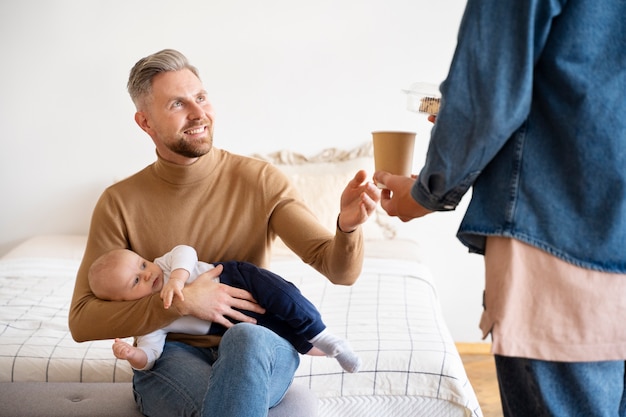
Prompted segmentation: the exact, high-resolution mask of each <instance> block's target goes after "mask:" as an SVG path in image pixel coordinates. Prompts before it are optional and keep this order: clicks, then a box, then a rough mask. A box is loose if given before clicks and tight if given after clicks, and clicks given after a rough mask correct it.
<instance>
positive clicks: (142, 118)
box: [135, 111, 152, 134]
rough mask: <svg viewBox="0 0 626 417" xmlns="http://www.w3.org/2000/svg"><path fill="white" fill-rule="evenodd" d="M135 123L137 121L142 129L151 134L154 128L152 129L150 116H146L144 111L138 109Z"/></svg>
mask: <svg viewBox="0 0 626 417" xmlns="http://www.w3.org/2000/svg"><path fill="white" fill-rule="evenodd" d="M135 123H137V125H139V127H140V128H141V130H143V131H144V132H146V133H147V134H150V130H152V129H151V128H150V123H149V121H148V117H147V116H146V114H145V113H144V112H142V111H138V112H136V113H135Z"/></svg>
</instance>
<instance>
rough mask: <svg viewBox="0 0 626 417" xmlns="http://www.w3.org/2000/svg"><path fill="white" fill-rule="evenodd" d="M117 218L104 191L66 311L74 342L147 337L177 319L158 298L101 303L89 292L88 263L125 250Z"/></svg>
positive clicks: (121, 228)
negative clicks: (107, 253) (140, 335)
mask: <svg viewBox="0 0 626 417" xmlns="http://www.w3.org/2000/svg"><path fill="white" fill-rule="evenodd" d="M120 216H121V214H120V210H118V209H116V207H115V204H113V203H112V200H111V199H110V197H109V195H108V193H107V192H106V191H105V193H104V194H103V195H102V196H101V197H100V200H99V201H98V203H97V205H96V208H95V209H94V213H93V217H92V220H91V227H90V231H89V236H88V239H87V246H86V249H85V254H84V255H83V260H82V263H81V265H80V267H79V269H78V273H77V276H76V283H75V286H74V294H73V296H72V303H71V306H70V311H69V319H68V324H69V328H70V331H71V333H72V337H73V338H74V340H76V341H78V342H84V341H87V340H99V339H113V338H115V337H129V336H134V335H138V334H147V333H150V332H152V331H154V330H156V329H158V328H161V327H164V326H166V325H167V324H169V323H171V322H172V321H174V320H175V319H176V318H179V317H181V314H180V313H179V312H178V311H177V310H176V308H170V309H167V310H166V309H164V308H163V302H162V300H161V299H160V297H159V294H153V295H152V296H150V297H145V298H142V299H140V300H136V301H104V300H100V299H99V298H97V297H96V296H95V295H94V293H93V292H92V291H91V288H90V287H89V282H88V279H87V273H88V270H89V267H90V265H91V264H92V262H93V261H94V260H95V259H96V258H97V257H98V256H100V255H102V254H103V253H105V252H108V251H110V250H113V249H119V248H128V247H129V245H128V243H127V238H126V237H125V235H124V230H123V226H121V222H118V221H116V219H117V218H119V217H120Z"/></svg>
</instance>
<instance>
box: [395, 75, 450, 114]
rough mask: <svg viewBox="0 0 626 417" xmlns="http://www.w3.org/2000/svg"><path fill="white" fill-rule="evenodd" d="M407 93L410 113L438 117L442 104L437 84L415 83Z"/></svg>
mask: <svg viewBox="0 0 626 417" xmlns="http://www.w3.org/2000/svg"><path fill="white" fill-rule="evenodd" d="M402 91H404V92H405V93H406V108H407V110H409V111H413V112H417V113H424V114H432V115H437V113H439V104H440V102H441V93H440V92H439V87H438V86H437V85H436V84H431V83H424V82H419V83H413V84H411V87H409V89H408V90H402Z"/></svg>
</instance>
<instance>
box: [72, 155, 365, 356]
mask: <svg viewBox="0 0 626 417" xmlns="http://www.w3.org/2000/svg"><path fill="white" fill-rule="evenodd" d="M338 203H339V202H338ZM338 205H339V204H338ZM277 235H278V236H280V237H281V239H282V240H283V241H284V242H285V243H286V244H287V245H288V246H289V247H290V248H291V249H292V250H293V251H294V252H295V253H296V254H297V255H299V256H300V257H301V258H302V260H303V261H304V262H306V263H308V264H310V265H311V266H313V267H314V268H315V269H317V270H318V271H319V272H321V273H322V274H324V275H325V276H326V277H328V278H329V279H330V281H332V282H334V283H336V284H351V283H353V282H354V281H355V280H356V278H357V277H358V275H359V274H360V272H361V267H362V262H363V236H362V232H361V230H360V228H359V229H357V230H356V231H355V232H353V233H342V232H341V231H339V230H336V231H335V234H333V233H331V232H330V231H328V230H327V229H325V228H324V227H323V226H321V225H320V224H319V222H318V221H317V220H316V219H315V217H314V215H313V214H312V213H311V212H310V211H309V210H308V209H307V208H306V207H305V206H304V204H303V203H302V201H301V199H300V198H299V196H298V194H297V192H296V190H295V189H294V187H293V186H292V185H291V184H290V183H289V181H288V179H287V178H286V177H285V175H284V174H282V173H281V172H280V171H279V170H278V169H277V168H276V167H273V166H272V165H270V164H268V163H266V162H263V161H260V160H257V159H252V158H247V157H243V156H239V155H234V154H231V153H228V152H226V151H224V150H220V149H216V148H213V149H212V150H211V152H209V153H208V154H207V155H205V156H203V157H201V158H199V159H198V160H197V161H196V162H195V163H194V164H192V165H189V166H181V165H175V164H171V163H168V162H167V161H165V160H163V159H161V158H158V160H157V161H156V162H155V163H154V164H152V165H149V166H148V167H146V168H145V169H143V170H142V171H140V172H138V173H137V174H135V175H133V176H131V177H129V178H128V179H126V180H123V181H120V182H119V183H116V184H114V185H112V186H111V187H109V188H107V189H106V190H105V191H104V193H103V194H102V196H101V197H100V199H99V201H98V203H97V204H96V207H95V209H94V212H93V217H92V220H91V227H90V231H89V237H88V240H87V247H86V250H85V254H84V257H83V260H82V263H81V266H80V268H79V270H78V274H77V277H76V284H75V287H74V295H73V298H72V305H71V308H70V313H69V326H70V330H71V332H72V336H73V337H74V339H75V340H77V341H86V340H95V339H111V338H115V337H127V336H134V335H141V334H146V333H149V332H151V331H154V330H156V329H158V328H161V327H163V326H165V325H167V324H169V323H170V322H172V321H174V320H175V319H177V318H179V317H180V316H181V313H180V312H179V311H177V310H176V309H175V308H170V309H169V310H165V309H164V308H163V303H162V301H161V299H160V298H159V296H158V294H155V295H153V296H151V297H148V298H145V299H141V300H137V301H122V302H115V301H103V300H99V299H98V298H96V297H95V296H94V294H93V293H92V292H91V289H90V288H89V283H88V281H87V271H88V269H89V266H90V265H91V263H92V262H93V261H94V260H95V259H96V258H97V257H98V256H100V255H101V254H103V253H104V252H107V251H109V250H112V249H115V248H130V249H131V250H133V251H135V252H137V253H138V254H139V255H141V256H142V257H144V258H145V259H155V258H157V257H158V256H161V255H162V254H164V253H166V252H167V251H169V250H171V248H173V247H174V246H176V245H180V244H186V245H189V246H192V247H194V248H196V250H197V251H198V257H199V259H200V260H202V261H206V262H218V261H228V260H239V261H247V262H252V263H254V264H256V265H258V266H260V267H264V268H267V267H268V265H269V260H270V254H271V253H270V250H271V244H272V242H273V240H274V239H275V237H276V236H277ZM170 337H171V338H172V339H176V340H184V341H186V342H188V343H190V344H194V345H198V346H214V345H216V344H217V343H218V342H219V339H218V338H215V337H214V336H199V337H198V336H184V335H170Z"/></svg>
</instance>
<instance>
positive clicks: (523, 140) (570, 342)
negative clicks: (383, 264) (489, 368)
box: [374, 0, 626, 416]
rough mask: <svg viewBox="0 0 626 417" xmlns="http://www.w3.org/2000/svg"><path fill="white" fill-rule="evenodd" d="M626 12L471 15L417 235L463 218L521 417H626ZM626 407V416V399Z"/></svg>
mask: <svg viewBox="0 0 626 417" xmlns="http://www.w3.org/2000/svg"><path fill="white" fill-rule="evenodd" d="M625 17H626V2H625V1H623V0H606V1H601V2H599V1H595V0H561V1H548V0H528V1H520V2H512V1H498V0H482V1H476V0H469V1H468V3H467V6H466V10H465V14H464V16H463V20H462V22H461V26H460V29H459V35H458V45H457V48H456V51H455V54H454V57H453V60H452V63H451V67H450V71H449V74H448V76H447V78H446V80H445V81H444V82H443V83H442V84H441V93H442V100H441V107H440V110H439V113H438V115H437V117H436V120H435V118H434V117H431V120H432V121H434V122H435V124H434V127H433V129H432V132H431V140H430V144H429V149H428V153H427V157H426V161H425V164H424V167H423V168H422V170H421V172H420V173H419V176H418V177H417V178H407V177H402V176H395V175H391V174H389V173H386V172H377V173H375V174H374V180H375V182H377V183H381V184H384V185H385V186H386V187H387V190H383V196H382V200H381V205H382V207H383V208H384V209H385V210H386V211H387V212H388V213H389V214H390V215H393V216H397V217H399V218H400V219H401V220H403V221H409V220H411V219H414V218H417V217H421V216H424V215H426V214H428V213H430V212H433V211H446V210H453V209H455V208H456V206H457V205H458V203H459V201H460V200H461V198H462V197H463V196H464V195H465V194H466V193H467V191H468V190H469V189H470V188H472V198H471V202H470V204H469V207H468V209H467V212H466V213H465V216H464V219H463V221H462V223H461V225H460V228H459V232H458V238H459V239H460V240H461V242H463V243H464V244H465V245H466V246H467V247H468V248H469V250H470V251H471V252H475V253H479V254H482V255H484V257H485V272H486V288H485V294H484V305H485V310H484V313H483V317H482V319H481V323H480V327H481V329H482V330H483V333H484V335H485V337H486V336H487V335H489V334H491V337H492V342H493V345H492V349H493V352H494V354H495V360H496V368H497V374H498V380H499V385H500V390H501V398H502V405H503V410H504V415H505V416H531V415H532V416H594V415H621V416H624V415H626V391H625V390H624V385H625V384H624V380H625V365H624V360H625V359H626V326H623V324H622V320H623V317H626V301H624V300H626V249H625V248H626V116H625V114H626V23H624V22H625V20H624V19H625ZM623 397H624V400H623V401H622V398H623Z"/></svg>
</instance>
